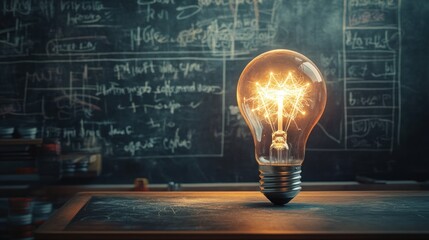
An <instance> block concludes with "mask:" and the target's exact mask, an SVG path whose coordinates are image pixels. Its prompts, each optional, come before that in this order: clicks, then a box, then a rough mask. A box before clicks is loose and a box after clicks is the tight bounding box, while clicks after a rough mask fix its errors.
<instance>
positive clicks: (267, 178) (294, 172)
mask: <svg viewBox="0 0 429 240" xmlns="http://www.w3.org/2000/svg"><path fill="white" fill-rule="evenodd" d="M259 177H260V180H259V183H260V188H261V192H262V193H263V194H264V195H265V197H267V198H268V199H269V200H270V201H271V202H272V203H273V204H274V205H284V204H286V203H288V202H290V201H291V200H292V199H293V198H294V197H295V196H296V195H298V193H299V192H300V191H301V166H269V165H260V166H259Z"/></svg>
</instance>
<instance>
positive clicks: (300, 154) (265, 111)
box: [237, 49, 326, 205]
mask: <svg viewBox="0 0 429 240" xmlns="http://www.w3.org/2000/svg"><path fill="white" fill-rule="evenodd" d="M237 101H238V106H239V108H240V112H241V114H242V115H243V117H244V119H245V120H246V123H247V125H248V126H249V128H250V131H251V132H252V136H253V141H254V145H255V158H256V161H257V162H258V163H259V172H260V175H259V176H260V178H261V179H260V184H261V185H260V188H261V192H262V193H263V194H264V195H265V196H266V197H267V198H268V199H269V200H270V201H271V202H272V203H274V204H281V205H283V204H286V203H288V202H289V201H290V200H292V199H293V198H294V197H295V196H296V195H297V194H298V193H299V191H300V190H301V164H302V162H303V161H304V155H305V147H306V143H307V139H308V136H309V135H310V132H311V130H312V129H313V127H314V126H315V125H316V123H317V121H318V120H319V119H320V116H321V115H322V113H323V111H324V109H325V105H326V85H325V81H324V79H323V77H322V74H321V73H320V71H319V69H318V68H317V67H316V65H314V63H313V62H311V61H310V60H309V59H308V58H307V57H305V56H304V55H302V54H300V53H297V52H294V51H290V50H283V49H279V50H273V51H269V52H266V53H263V54H261V55H259V56H257V57H256V58H255V59H253V60H252V61H251V62H250V63H249V64H248V65H247V66H246V68H245V69H244V70H243V72H242V73H241V76H240V80H239V81H238V86H237Z"/></svg>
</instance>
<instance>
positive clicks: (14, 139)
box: [0, 138, 43, 145]
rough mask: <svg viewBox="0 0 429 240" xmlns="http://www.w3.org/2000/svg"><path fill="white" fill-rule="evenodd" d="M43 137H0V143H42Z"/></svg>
mask: <svg viewBox="0 0 429 240" xmlns="http://www.w3.org/2000/svg"><path fill="white" fill-rule="evenodd" d="M42 142H43V140H42V139H41V138H35V139H25V138H8V139H0V145H41V144H42Z"/></svg>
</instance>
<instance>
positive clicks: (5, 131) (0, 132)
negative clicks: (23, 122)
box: [0, 127, 14, 139]
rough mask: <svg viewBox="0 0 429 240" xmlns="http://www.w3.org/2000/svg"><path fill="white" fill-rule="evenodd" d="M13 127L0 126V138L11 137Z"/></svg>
mask: <svg viewBox="0 0 429 240" xmlns="http://www.w3.org/2000/svg"><path fill="white" fill-rule="evenodd" d="M13 131H14V128H13V127H0V138H2V139H9V138H12V135H13Z"/></svg>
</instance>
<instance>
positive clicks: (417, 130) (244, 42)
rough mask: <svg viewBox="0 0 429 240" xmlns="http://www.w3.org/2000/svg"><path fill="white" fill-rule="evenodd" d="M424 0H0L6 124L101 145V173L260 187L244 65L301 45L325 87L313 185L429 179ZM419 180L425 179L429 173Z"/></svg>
mask: <svg viewBox="0 0 429 240" xmlns="http://www.w3.org/2000/svg"><path fill="white" fill-rule="evenodd" d="M428 10H429V3H428V2H426V1H400V0H382V1H374V2H373V1H355V0H345V1H329V2H327V1H311V0H305V1H298V0H293V1H251V0H248V1H226V0H224V1H214V0H213V1H212V0H199V1H196V0H195V1H175V0H153V1H144V0H134V1H131V0H130V1H113V0H87V1H77V0H61V1H54V0H40V1H30V0H3V1H1V5H0V19H1V21H0V73H1V77H0V116H1V117H2V123H1V124H2V125H15V126H16V125H19V126H20V125H33V126H37V127H38V129H39V132H40V135H41V136H42V137H59V140H60V141H61V144H62V149H63V152H76V151H80V152H81V151H84V152H100V153H102V154H103V157H104V166H103V167H104V169H103V176H101V177H100V178H99V179H98V181H99V182H109V183H110V182H112V183H114V182H117V183H118V182H131V181H132V179H134V178H135V177H147V178H149V180H150V181H151V182H167V181H179V182H218V181H221V182H227V181H232V182H236V181H255V180H257V179H258V177H257V175H258V173H257V164H256V162H255V160H254V156H253V143H252V139H251V135H250V131H249V130H248V128H247V126H246V125H245V123H244V121H243V119H242V117H241V115H240V113H239V111H238V108H237V103H236V100H235V91H236V83H237V81H238V78H239V75H240V73H241V71H242V69H243V68H244V66H246V64H247V63H248V62H249V61H250V60H251V59H252V58H253V57H255V56H257V55H258V54H260V53H262V52H264V51H267V50H271V49H277V48H286V49H291V50H295V51H298V52H301V53H303V54H304V55H306V56H308V57H309V58H310V59H312V60H313V61H314V62H315V63H316V65H318V66H319V68H320V69H321V71H322V73H323V75H324V77H325V79H326V81H327V88H328V103H327V107H326V110H325V113H324V115H323V117H322V119H321V121H320V122H319V124H318V125H317V126H316V127H315V129H314V131H313V133H312V135H311V137H310V139H309V142H308V145H307V155H306V161H305V163H304V172H303V177H304V180H352V179H354V178H355V176H356V175H366V176H372V177H376V178H394V179H421V178H422V177H423V178H426V179H427V176H428V174H427V173H428V163H427V161H425V160H426V157H425V156H426V154H425V153H424V150H425V147H426V146H427V143H429V141H428V140H427V137H426V136H427V134H424V131H423V130H424V129H425V128H426V125H427V124H425V123H426V122H427V120H428V119H429V118H428V113H427V111H426V106H427V104H428V103H429V101H428V94H427V89H428V88H427V87H428V83H427V79H428V77H429V76H428V69H429V68H428V63H429V59H428V56H429V51H428V50H429V47H428V46H427V42H428V40H429V33H427V31H426V30H427V29H428V24H429V14H428ZM425 176H426V177H425Z"/></svg>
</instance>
